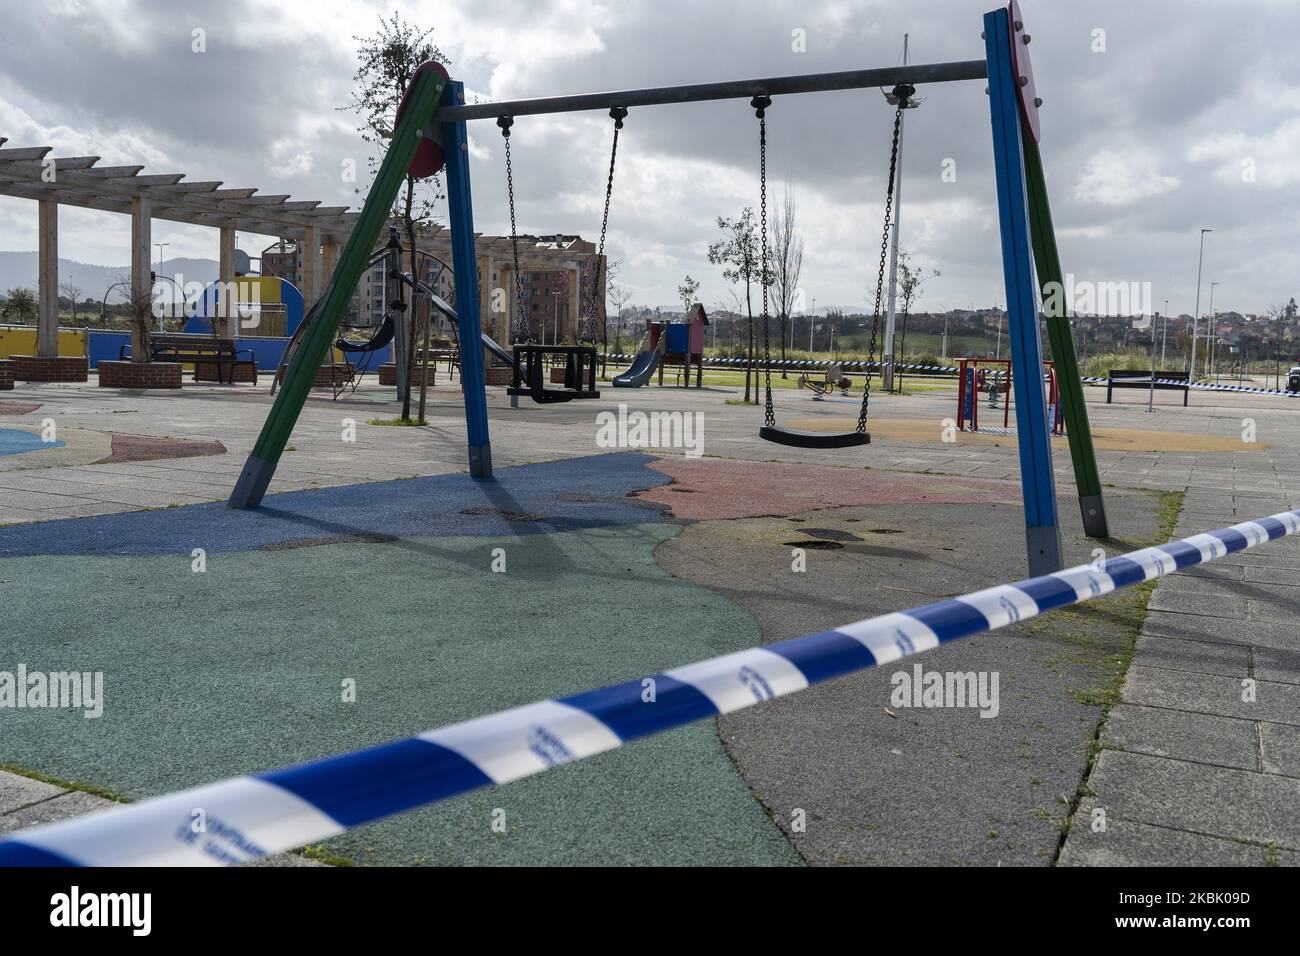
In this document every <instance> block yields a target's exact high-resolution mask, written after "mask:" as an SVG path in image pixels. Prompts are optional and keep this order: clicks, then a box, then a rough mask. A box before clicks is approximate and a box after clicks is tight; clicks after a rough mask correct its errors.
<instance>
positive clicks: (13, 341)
mask: <svg viewBox="0 0 1300 956" xmlns="http://www.w3.org/2000/svg"><path fill="white" fill-rule="evenodd" d="M35 354H36V330H35V329H34V328H31V327H30V326H17V327H15V326H0V358H8V357H9V356H11V355H35ZM59 354H60V355H85V354H86V333H85V332H81V331H77V330H75V329H59Z"/></svg>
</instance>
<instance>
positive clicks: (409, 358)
mask: <svg viewBox="0 0 1300 956" xmlns="http://www.w3.org/2000/svg"><path fill="white" fill-rule="evenodd" d="M414 200H415V180H414V179H413V178H412V177H411V176H407V177H406V216H405V218H406V240H407V242H408V243H410V245H409V246H408V248H409V249H410V250H411V276H412V278H414V279H415V280H416V281H419V278H420V266H419V259H420V257H419V254H418V252H417V250H416V248H415V223H414V222H413V221H412V219H411V204H412V203H413V202H414ZM415 298H416V291H415V289H414V288H412V289H411V308H409V309H407V310H406V314H405V315H399V316H398V317H397V321H398V322H405V323H406V329H407V332H406V389H405V390H404V391H403V392H402V418H403V419H404V420H406V421H409V420H410V418H411V375H412V374H414V372H415V308H414V306H415ZM408 316H409V317H410V320H409V321H408Z"/></svg>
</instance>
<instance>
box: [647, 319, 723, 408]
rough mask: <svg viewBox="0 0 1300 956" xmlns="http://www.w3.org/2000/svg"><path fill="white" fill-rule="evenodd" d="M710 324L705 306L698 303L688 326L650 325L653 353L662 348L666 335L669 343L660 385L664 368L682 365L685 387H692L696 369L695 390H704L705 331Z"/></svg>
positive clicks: (677, 323)
mask: <svg viewBox="0 0 1300 956" xmlns="http://www.w3.org/2000/svg"><path fill="white" fill-rule="evenodd" d="M708 324H709V317H708V316H707V315H706V314H705V312H704V306H702V305H700V303H698V302H697V303H695V306H694V308H692V309H691V312H690V318H688V319H687V320H686V321H684V322H652V323H650V350H651V351H652V352H653V351H654V350H655V349H656V348H657V347H658V345H659V337H660V336H661V335H666V336H667V337H668V341H667V342H666V343H665V347H664V351H663V356H662V358H660V360H659V384H660V385H662V384H663V383H664V366H665V365H682V366H685V368H684V369H683V371H684V373H685V375H684V377H683V379H682V382H683V384H685V385H687V386H689V385H690V384H691V366H692V365H694V366H695V387H696V388H700V387H701V386H702V378H703V369H704V329H705V328H706V327H707V326H708Z"/></svg>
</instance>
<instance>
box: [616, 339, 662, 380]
mask: <svg viewBox="0 0 1300 956" xmlns="http://www.w3.org/2000/svg"><path fill="white" fill-rule="evenodd" d="M667 345H668V332H667V330H666V329H665V330H664V333H663V334H662V335H660V336H659V342H658V344H657V345H655V347H654V348H652V349H646V350H645V351H644V352H642V353H640V354H639V355H638V356H637V357H636V358H635V359H634V360H633V361H632V367H631V368H630V369H628V370H627V371H626V372H624V373H623V374H622V375H615V376H614V387H615V388H640V387H641V386H642V385H644V384H645V383H646V382H648V381H650V376H651V375H653V374H654V373H655V369H657V368H658V367H659V360H660V359H661V358H663V354H664V349H665V348H666V347H667Z"/></svg>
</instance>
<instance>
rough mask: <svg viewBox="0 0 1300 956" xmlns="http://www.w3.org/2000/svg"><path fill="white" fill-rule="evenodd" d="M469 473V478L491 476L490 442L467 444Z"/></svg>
mask: <svg viewBox="0 0 1300 956" xmlns="http://www.w3.org/2000/svg"><path fill="white" fill-rule="evenodd" d="M469 474H470V477H471V478H491V477H492V443H491V442H488V443H487V444H486V445H478V446H475V445H470V446H469Z"/></svg>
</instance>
